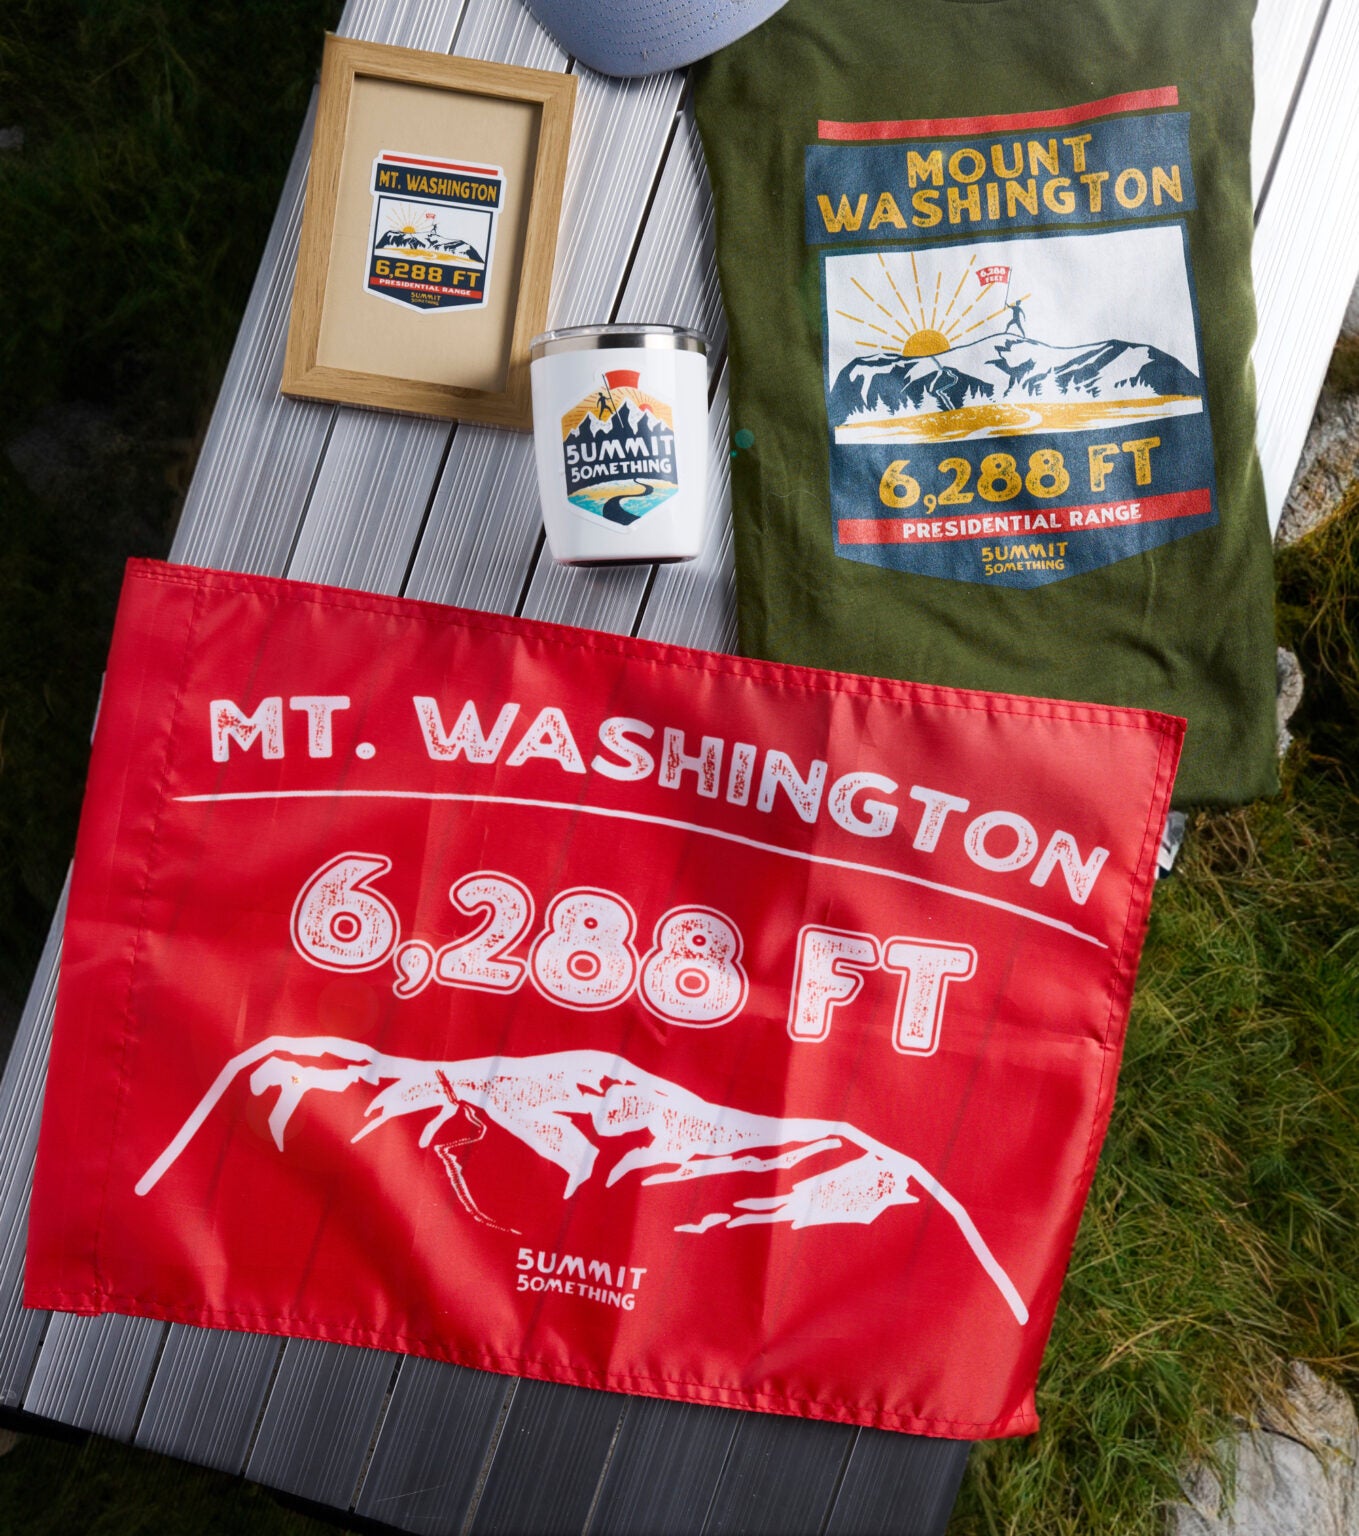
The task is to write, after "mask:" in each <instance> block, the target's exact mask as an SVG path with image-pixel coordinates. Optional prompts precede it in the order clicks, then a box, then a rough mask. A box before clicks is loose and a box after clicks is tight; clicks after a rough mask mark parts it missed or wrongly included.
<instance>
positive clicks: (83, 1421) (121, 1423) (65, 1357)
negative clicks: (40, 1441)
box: [24, 1312, 165, 1440]
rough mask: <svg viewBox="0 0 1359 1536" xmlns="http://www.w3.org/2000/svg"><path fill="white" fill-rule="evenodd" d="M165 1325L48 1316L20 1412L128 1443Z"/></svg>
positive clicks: (114, 1317)
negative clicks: (25, 1411) (45, 1331)
mask: <svg viewBox="0 0 1359 1536" xmlns="http://www.w3.org/2000/svg"><path fill="white" fill-rule="evenodd" d="M164 1337H165V1324H164V1323H159V1322H156V1321H154V1320H153V1319H151V1318H148V1317H123V1316H120V1315H118V1314H115V1313H111V1312H109V1313H105V1314H104V1316H102V1317H77V1316H75V1315H74V1314H73V1313H70V1312H53V1313H52V1320H51V1322H50V1323H49V1324H48V1327H47V1333H46V1334H45V1336H44V1338H43V1342H42V1348H41V1349H40V1350H39V1351H38V1358H37V1361H36V1362H35V1364H34V1367H33V1379H32V1380H31V1381H30V1382H29V1385H28V1391H27V1393H26V1394H25V1396H24V1407H25V1408H26V1409H27V1410H28V1411H29V1412H30V1413H36V1414H39V1415H40V1416H42V1417H43V1418H48V1419H58V1420H60V1421H61V1423H63V1424H74V1425H76V1426H77V1428H79V1429H88V1430H92V1431H93V1432H94V1433H95V1434H99V1435H108V1436H109V1437H110V1438H111V1439H114V1440H130V1439H131V1438H132V1434H133V1431H134V1430H135V1429H136V1427H137V1419H138V1416H139V1415H140V1413H141V1407H142V1396H143V1394H144V1392H145V1389H146V1382H147V1380H148V1378H149V1377H150V1375H151V1372H152V1370H153V1369H154V1367H155V1364H156V1358H157V1356H158V1355H159V1354H160V1347H161V1343H162V1341H163V1339H164Z"/></svg>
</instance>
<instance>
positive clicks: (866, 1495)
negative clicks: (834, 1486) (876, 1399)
mask: <svg viewBox="0 0 1359 1536" xmlns="http://www.w3.org/2000/svg"><path fill="white" fill-rule="evenodd" d="M902 1440H908V1441H909V1445H910V1452H909V1454H908V1455H903V1454H902V1450H901V1446H900V1443H899V1442H901V1441H902ZM968 1450H969V1446H968V1443H967V1442H966V1441H963V1440H928V1439H926V1438H925V1437H924V1436H914V1435H913V1436H910V1437H906V1436H902V1435H894V1434H891V1433H889V1432H888V1431H886V1430H881V1429H861V1430H860V1431H859V1434H858V1438H857V1439H856V1440H855V1442H854V1449H853V1451H852V1452H851V1453H850V1458H849V1465H848V1466H847V1467H846V1468H845V1475H844V1478H843V1480H842V1481H841V1483H840V1487H839V1490H838V1492H837V1493H836V1496H835V1504H834V1506H833V1507H832V1509H831V1512H830V1518H829V1520H828V1521H827V1523H826V1525H825V1527H824V1536H881V1533H882V1532H883V1531H891V1532H892V1533H893V1536H936V1533H937V1532H938V1531H941V1530H942V1529H943V1528H944V1526H945V1525H946V1524H947V1523H948V1517H949V1513H950V1511H951V1510H952V1509H953V1501H954V1499H955V1498H956V1497H957V1495H958V1484H959V1483H960V1482H962V1479H963V1470H964V1468H965V1467H966V1466H967V1456H968Z"/></svg>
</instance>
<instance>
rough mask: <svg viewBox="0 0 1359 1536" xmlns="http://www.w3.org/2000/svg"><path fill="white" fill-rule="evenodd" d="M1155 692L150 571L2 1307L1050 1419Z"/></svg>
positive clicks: (1153, 765) (776, 1402)
mask: <svg viewBox="0 0 1359 1536" xmlns="http://www.w3.org/2000/svg"><path fill="white" fill-rule="evenodd" d="M1182 729H1183V726H1182V722H1179V721H1175V720H1171V719H1170V718H1168V717H1166V716H1162V715H1154V714H1150V713H1147V712H1144V711H1138V710H1127V709H1106V708H1100V707H1097V706H1093V705H1086V704H1066V703H1054V702H1050V701H1045V700H1036V699H1014V698H1005V697H1001V696H995V695H987V694H981V693H960V692H956V691H951V690H949V689H944V688H933V687H921V686H915V685H912V684H909V683H899V682H884V681H880V680H876V679H870V678H860V677H850V676H845V675H841V674H835V673H827V672H816V671H810V670H805V669H798V668H794V667H783V666H776V665H773V664H769V663H762V662H757V661H750V660H742V659H738V658H733V657H726V656H717V655H710V654H706V653H703V652H698V651H690V650H684V649H681V648H679V647H674V646H663V645H656V644H652V643H648V642H644V641H639V640H633V639H629V638H627V637H623V636H615V635H608V634H596V633H591V632H587V631H582V630H578V629H566V628H562V627H558V626H554V625H549V624H542V623H533V622H529V621H526V620H516V619H508V618H501V617H498V616H496V615H490V614H479V613H467V612H461V611H458V610H456V609H449V608H441V607H437V606H435V605H433V604H422V603H412V602H406V601H402V600H400V599H395V598H387V597H380V596H374V595H369V594H365V593H353V592H341V591H336V590H334V589H328V588H323V587H316V586H308V585H303V584H299V583H292V582H284V581H274V580H268V579H264V578H259V577H251V576H242V575H233V574H228V573H224V572H204V571H194V570H188V569H185V568H182V567H174V566H164V565H157V564H154V563H150V562H134V563H133V564H132V565H131V567H130V568H129V572H128V577H127V582H126V585H125V589H124V594H123V599H122V604H121V607H120V609H119V615H118V622H117V626H116V630H115V634H114V640H113V649H112V653H111V656H110V659H109V667H108V674H107V681H106V685H105V690H104V697H103V703H102V706H101V710H100V717H99V723H98V729H97V732H96V737H95V742H94V752H93V759H92V763H91V769H90V779H89V785H88V788H87V792H86V799H85V806H84V811H83V814H82V820H81V827H80V835H79V842H78V847H77V852H76V862H75V874H74V878H73V884H72V890H71V900H70V910H69V916H68V919H67V924H66V931H65V936H64V946H65V947H64V953H63V961H62V972H61V983H60V991H59V996H58V1003H57V1018H56V1025H55V1034H54V1039H53V1047H52V1061H51V1070H50V1073H49V1078H48V1090H47V1099H46V1105H45V1110H44V1117H43V1125H42V1133H41V1141H40V1147H39V1155H38V1167H37V1174H36V1182H35V1187H34V1195H33V1207H32V1218H31V1225H30V1232H29V1251H28V1268H27V1276H26V1291H25V1297H26V1300H27V1302H28V1303H29V1304H30V1305H32V1306H41V1307H54V1308H59V1309H63V1310H68V1311H76V1312H86V1313H95V1312H103V1311H118V1312H127V1313H133V1314H137V1315H141V1316H147V1317H157V1318H166V1319H171V1320H175V1321H180V1322H186V1323H197V1324H204V1325H208V1326H217V1327H232V1328H246V1329H253V1330H257V1331H263V1332H268V1333H276V1334H285V1335H293V1336H299V1337H308V1338H321V1339H332V1340H338V1341H340V1342H343V1343H348V1344H357V1345H372V1346H380V1347H383V1348H387V1349H395V1350H401V1351H404V1352H407V1353H412V1354H419V1355H430V1356H434V1357H436V1358H439V1359H444V1360H453V1361H458V1362H461V1363H463V1364H467V1365H474V1366H481V1367H484V1368H487V1369H491V1370H499V1371H508V1372H516V1373H519V1374H522V1375H526V1376H537V1377H544V1378H547V1379H551V1380H555V1381H568V1382H574V1383H577V1384H584V1385H590V1386H598V1387H611V1388H614V1389H617V1390H622V1391H633V1392H643V1393H649V1394H652V1395H655V1396H662V1397H672V1398H685V1399H690V1400H693V1401H698V1402H707V1403H723V1404H727V1405H731V1406H744V1407H748V1408H759V1409H766V1410H770V1411H774V1412H780V1413H790V1414H800V1415H803V1416H806V1417H810V1418H823V1419H834V1420H840V1421H843V1422H849V1423H855V1424H870V1425H878V1426H881V1427H884V1428H888V1429H899V1430H912V1431H918V1432H923V1433H927V1434H939V1435H948V1436H962V1437H976V1436H988V1435H1006V1434H1018V1433H1022V1432H1025V1431H1028V1430H1031V1429H1033V1428H1034V1427H1035V1423H1036V1419H1035V1415H1034V1406H1033V1387H1034V1380H1035V1376H1036V1373H1037V1370H1038V1365H1039V1360H1040V1358H1041V1355H1042V1352H1043V1346H1044V1343H1045V1341H1046V1339H1047V1335H1048V1330H1049V1327H1050V1325H1051V1321H1052V1315H1053V1310H1054V1308H1055V1305H1056V1300H1057V1294H1058V1290H1059V1287H1060V1282H1061V1277H1062V1274H1063V1271H1064V1269H1065V1265H1066V1262H1067V1256H1068V1254H1069V1252H1070V1248H1071V1243H1072V1240H1073V1237H1074V1235H1075V1230H1076V1224H1077V1221H1078V1219H1079V1215H1080V1210H1081V1205H1082V1203H1083V1201H1084V1198H1085V1192H1086V1189H1087V1187H1088V1185H1089V1181H1090V1177H1091V1174H1092V1172H1093V1168H1094V1162H1095V1158H1096V1156H1097V1153H1098V1148H1099V1144H1100V1140H1101V1137H1102V1135H1103V1131H1104V1127H1105V1124H1106V1121H1107V1118H1108V1115H1109V1110H1110V1105H1111V1101H1112V1095H1113V1087H1114V1078H1115V1069H1116V1066H1117V1061H1118V1055H1119V1051H1120V1048H1121V1044H1122V1039H1123V1031H1124V1025H1125V1021H1126V1017H1127V1010H1128V1003H1129V998H1130V994H1131V991H1132V984H1133V977H1134V973H1135V969H1136V962H1137V955H1138V951H1139V948H1140V944H1141V938H1142V934H1143V931H1144V928H1145V923H1146V917H1147V910H1148V905H1149V902H1150V896H1151V889H1152V884H1153V880H1154V872H1155V857H1156V849H1157V843H1158V838H1159V832H1160V828H1161V825H1162V822H1163V820H1164V816H1165V812H1166V807H1167V804H1168V797H1169V793H1170V787H1171V780H1172V778H1173V775H1174V769H1175V763H1176V760H1177V756H1178V752H1179V744H1180V740H1181V734H1182Z"/></svg>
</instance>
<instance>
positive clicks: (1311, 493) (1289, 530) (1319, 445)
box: [1277, 287, 1359, 544]
mask: <svg viewBox="0 0 1359 1536" xmlns="http://www.w3.org/2000/svg"><path fill="white" fill-rule="evenodd" d="M1356 495H1359V287H1356V289H1355V290H1354V293H1353V294H1351V296H1350V302H1349V308H1348V309H1347V310H1346V311H1345V320H1344V323H1343V325H1342V326H1341V329H1340V340H1339V341H1338V342H1337V343H1336V349H1335V353H1334V355H1333V356H1332V358H1331V365H1330V368H1329V369H1328V370H1327V373H1326V382H1325V384H1324V385H1323V386H1322V390H1321V397H1320V399H1319V400H1318V401H1317V409H1316V415H1315V416H1314V417H1313V418H1312V426H1311V429H1310V430H1309V432H1308V434H1307V441H1306V442H1305V443H1304V444H1303V449H1302V457H1301V459H1299V461H1298V468H1297V471H1296V473H1295V474H1294V476H1293V484H1292V486H1291V488H1290V489H1289V492H1288V500H1287V501H1286V502H1285V504H1284V510H1283V516H1282V518H1281V519H1280V520H1279V532H1278V535H1277V540H1278V542H1279V543H1280V544H1294V543H1296V542H1297V541H1298V540H1299V539H1300V538H1302V537H1303V535H1304V534H1307V533H1310V532H1311V531H1312V530H1313V529H1314V528H1319V527H1320V526H1321V524H1322V523H1324V522H1326V521H1327V519H1328V518H1330V517H1333V516H1334V515H1335V513H1336V512H1338V511H1339V510H1340V509H1341V508H1342V507H1343V506H1346V505H1353V504H1354V500H1355V497H1356Z"/></svg>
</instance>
